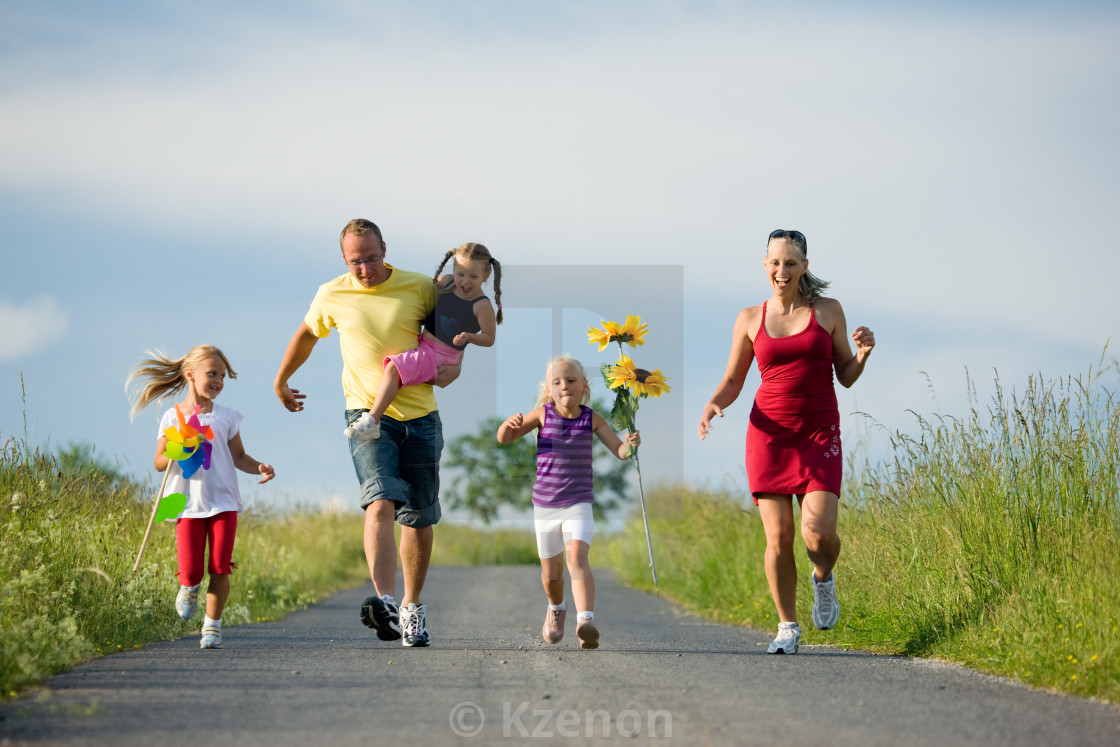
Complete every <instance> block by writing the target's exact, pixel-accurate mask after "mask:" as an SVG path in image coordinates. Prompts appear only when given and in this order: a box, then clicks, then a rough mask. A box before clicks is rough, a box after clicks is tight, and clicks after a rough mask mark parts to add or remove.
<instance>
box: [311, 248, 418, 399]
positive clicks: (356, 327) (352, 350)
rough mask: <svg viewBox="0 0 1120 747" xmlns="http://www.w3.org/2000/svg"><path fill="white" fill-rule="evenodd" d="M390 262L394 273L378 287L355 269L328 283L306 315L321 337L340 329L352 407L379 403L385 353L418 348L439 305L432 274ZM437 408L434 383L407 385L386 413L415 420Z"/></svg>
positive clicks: (344, 381) (346, 388)
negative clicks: (363, 281) (363, 280)
mask: <svg viewBox="0 0 1120 747" xmlns="http://www.w3.org/2000/svg"><path fill="white" fill-rule="evenodd" d="M385 266H386V267H387V268H389V269H390V270H392V274H391V275H390V276H389V279H388V280H386V281H385V282H384V283H381V284H380V285H376V286H374V287H373V288H366V287H365V286H363V285H362V284H361V283H359V282H358V279H357V278H355V277H354V276H353V275H351V274H350V273H346V274H345V275H342V276H341V277H337V278H335V279H334V280H332V281H330V282H329V283H323V284H322V285H320V286H319V290H318V292H317V293H316V294H315V298H314V300H312V301H311V308H310V309H308V311H307V315H306V316H305V317H304V318H303V321H304V323H305V324H306V325H307V326H308V328H309V329H310V330H311V332H312V333H313V334H314V335H315V336H316V337H320V338H322V337H326V336H328V335H329V334H330V333H331V327H334V328H336V329H337V330H338V337H339V345H340V347H341V349H342V391H343V393H344V394H345V395H346V409H348V410H357V409H363V408H367V407H372V406H373V404H374V400H375V399H376V394H377V389H378V387H379V386H380V384H381V373H382V371H383V368H382V362H383V361H384V360H385V356H387V355H395V354H397V353H402V352H404V351H405V350H411V349H413V348H415V347H416V344H417V338H418V337H419V335H420V327H421V325H422V323H423V320H424V318H425V317H426V316H428V313H429V312H430V311H431V310H432V307H434V306H435V303H436V292H435V287H434V286H433V285H432V279H431V278H430V277H427V276H425V275H421V274H420V273H417V272H406V271H404V270H398V269H396V268H395V267H393V266H392V265H390V264H388V263H386V264H385ZM435 409H436V398H435V394H434V393H433V392H432V385H431V384H415V385H413V386H406V387H404V388H402V389H401V390H400V392H398V393H397V396H396V398H395V399H394V400H393V404H391V405H390V406H389V409H388V410H386V411H385V414H386V415H388V416H389V417H391V418H393V419H394V420H412V419H414V418H420V417H423V416H425V415H427V414H428V413H430V412H432V411H434V410H435Z"/></svg>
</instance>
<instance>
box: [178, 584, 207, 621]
mask: <svg viewBox="0 0 1120 747" xmlns="http://www.w3.org/2000/svg"><path fill="white" fill-rule="evenodd" d="M201 587H202V584H201V583H198V584H195V585H194V586H179V593H178V594H176V595H175V611H176V612H178V613H179V617H181V618H183V619H184V620H190V619H191V615H193V614H194V610H195V608H196V607H198V590H199V589H200V588H201Z"/></svg>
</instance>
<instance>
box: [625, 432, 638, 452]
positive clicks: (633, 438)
mask: <svg viewBox="0 0 1120 747" xmlns="http://www.w3.org/2000/svg"><path fill="white" fill-rule="evenodd" d="M626 443H628V444H630V445H631V446H633V447H634V448H635V449H636V448H638V447H639V446H641V445H642V434H641V431H634V432H633V433H631V434H630V435H629V436H627V437H626Z"/></svg>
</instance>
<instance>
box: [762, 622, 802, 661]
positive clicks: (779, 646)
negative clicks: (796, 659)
mask: <svg viewBox="0 0 1120 747" xmlns="http://www.w3.org/2000/svg"><path fill="white" fill-rule="evenodd" d="M800 644H801V626H800V625H798V624H796V623H794V624H793V625H791V626H789V627H787V628H784V627H782V626H781V625H779V626H778V637H777V638H775V639H774V640H772V641H770V648H768V649H767V650H766V652H767V653H770V654H796V653H797V647H798V646H799V645H800Z"/></svg>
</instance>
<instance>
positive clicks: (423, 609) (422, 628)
mask: <svg viewBox="0 0 1120 747" xmlns="http://www.w3.org/2000/svg"><path fill="white" fill-rule="evenodd" d="M427 613H428V607H427V605H423V604H421V605H419V606H417V605H415V604H410V605H408V607H407V608H402V609H401V634H402V637H403V638H402V640H401V643H402V644H404V645H405V646H407V647H409V648H412V647H413V646H417V647H424V646H427V645H429V644H430V643H431V639H430V638H429V637H428V623H427V620H426V619H425V617H426V615H427Z"/></svg>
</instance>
